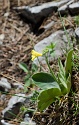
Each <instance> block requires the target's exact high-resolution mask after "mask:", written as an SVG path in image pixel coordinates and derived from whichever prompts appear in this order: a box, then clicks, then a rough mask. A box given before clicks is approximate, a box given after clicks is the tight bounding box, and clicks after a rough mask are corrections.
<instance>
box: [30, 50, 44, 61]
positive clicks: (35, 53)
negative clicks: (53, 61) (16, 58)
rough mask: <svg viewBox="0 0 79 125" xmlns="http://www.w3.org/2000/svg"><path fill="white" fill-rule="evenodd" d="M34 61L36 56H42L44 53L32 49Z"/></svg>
mask: <svg viewBox="0 0 79 125" xmlns="http://www.w3.org/2000/svg"><path fill="white" fill-rule="evenodd" d="M31 53H32V61H33V60H34V59H35V58H37V57H39V56H42V53H38V52H36V51H35V50H32V52H31Z"/></svg>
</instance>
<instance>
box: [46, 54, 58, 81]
mask: <svg viewBox="0 0 79 125" xmlns="http://www.w3.org/2000/svg"><path fill="white" fill-rule="evenodd" d="M45 60H46V64H47V66H48V68H49V70H50V73H51V75H52V76H53V78H54V80H55V81H56V82H58V80H57V78H56V77H55V75H54V72H53V71H52V69H51V67H50V64H49V61H48V57H47V55H45Z"/></svg>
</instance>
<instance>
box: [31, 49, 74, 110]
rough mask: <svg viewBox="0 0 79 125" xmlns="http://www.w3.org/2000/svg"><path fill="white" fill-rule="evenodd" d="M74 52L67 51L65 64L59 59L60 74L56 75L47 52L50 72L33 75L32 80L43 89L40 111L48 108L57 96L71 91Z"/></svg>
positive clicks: (39, 105)
mask: <svg viewBox="0 0 79 125" xmlns="http://www.w3.org/2000/svg"><path fill="white" fill-rule="evenodd" d="M72 53H73V50H72V49H71V50H69V51H68V53H67V57H66V61H65V66H63V65H62V62H61V60H60V59H59V61H58V65H59V72H58V76H55V75H54V73H53V70H52V69H51V67H50V65H49V61H48V57H47V56H46V54H47V53H45V59H46V63H47V65H48V67H49V70H50V74H49V73H44V72H40V73H36V74H34V75H33V76H32V80H33V82H34V84H35V85H37V86H38V87H40V89H41V91H40V93H39V96H38V109H39V110H40V111H42V110H44V109H45V108H47V107H48V106H49V105H50V104H51V103H52V102H54V101H55V100H56V98H58V97H61V96H64V95H66V94H68V93H69V91H70V88H71V74H72Z"/></svg>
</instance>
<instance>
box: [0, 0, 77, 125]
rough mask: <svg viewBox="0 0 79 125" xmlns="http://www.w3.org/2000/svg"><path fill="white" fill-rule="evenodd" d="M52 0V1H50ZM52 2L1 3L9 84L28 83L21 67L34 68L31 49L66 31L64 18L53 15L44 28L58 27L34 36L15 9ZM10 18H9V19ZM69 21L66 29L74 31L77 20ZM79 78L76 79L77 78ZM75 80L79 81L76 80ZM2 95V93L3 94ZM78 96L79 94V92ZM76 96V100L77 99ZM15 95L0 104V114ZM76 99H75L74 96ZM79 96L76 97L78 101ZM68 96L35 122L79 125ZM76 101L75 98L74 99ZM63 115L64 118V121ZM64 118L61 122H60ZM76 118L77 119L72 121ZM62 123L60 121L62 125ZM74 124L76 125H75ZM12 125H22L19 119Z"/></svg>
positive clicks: (0, 52) (1, 66)
mask: <svg viewBox="0 0 79 125" xmlns="http://www.w3.org/2000/svg"><path fill="white" fill-rule="evenodd" d="M50 1H52V0H50ZM50 1H49V0H1V2H0V34H2V35H4V39H3V41H2V44H1V45H0V78H1V77H5V78H7V79H8V81H9V82H10V83H11V84H13V83H14V82H18V83H21V84H24V77H25V75H26V74H25V73H24V72H23V71H22V70H21V69H20V68H19V66H18V64H19V63H20V62H24V63H26V64H27V65H28V67H30V65H31V62H30V60H31V50H32V49H33V46H34V45H35V44H36V43H37V42H38V41H40V40H42V39H43V38H45V37H47V36H48V35H50V34H51V33H53V32H55V31H57V30H59V29H63V27H62V23H61V21H60V18H59V17H58V14H57V13H53V14H52V15H50V16H49V17H48V18H46V19H45V20H44V21H43V23H42V24H41V26H40V29H41V28H43V27H44V26H45V25H46V24H48V22H51V21H52V20H53V21H56V24H55V25H54V27H53V28H51V29H50V30H47V31H45V32H43V33H42V34H41V33H40V34H39V35H36V34H34V33H33V32H32V31H31V28H30V26H29V25H28V24H27V23H25V22H23V20H22V19H21V18H20V17H19V16H18V14H17V13H16V12H15V11H14V10H13V9H12V8H13V7H15V6H22V5H24V6H25V5H30V6H31V5H36V4H39V3H44V2H50ZM7 15H8V16H7ZM63 19H64V21H65V27H66V28H70V27H72V28H74V27H75V23H74V20H73V18H72V17H71V16H70V15H68V16H67V18H66V19H65V18H63ZM75 76H76V77H75ZM74 77H75V79H74ZM73 79H74V82H73V83H79V74H77V73H75V74H74V75H73ZM9 93H10V94H15V93H19V91H18V92H16V91H15V90H11V91H10V92H9ZM0 96H1V94H0ZM77 96H78V93H77ZM77 96H76V97H77ZM10 97H11V95H9V94H8V95H7V96H6V100H3V101H2V102H0V112H1V111H2V110H3V109H4V108H5V107H6V104H7V103H8V100H9V99H10ZM73 98H74V100H75V97H73ZM78 98H79V96H78V97H77V98H76V99H77V100H76V101H78ZM68 99H69V98H68V97H65V99H63V100H62V101H61V105H60V106H59V105H58V102H55V104H52V105H51V106H50V107H49V109H48V110H47V111H46V112H44V113H39V112H37V113H36V114H35V115H34V118H33V119H34V120H35V121H36V122H37V125H61V124H62V125H77V124H78V123H79V120H78V116H79V113H77V116H76V117H75V116H74V115H71V114H72V112H74V111H72V110H71V109H72V108H75V104H74V105H70V104H71V103H70V104H68V101H66V100H68ZM70 99H72V96H71V97H70ZM69 107H70V109H69ZM60 115H61V118H60ZM60 119H61V120H60ZM72 119H73V120H72ZM58 121H60V122H59V123H58ZM72 121H73V122H72ZM9 122H10V123H15V124H16V125H18V124H19V123H18V120H17V119H15V120H12V121H9Z"/></svg>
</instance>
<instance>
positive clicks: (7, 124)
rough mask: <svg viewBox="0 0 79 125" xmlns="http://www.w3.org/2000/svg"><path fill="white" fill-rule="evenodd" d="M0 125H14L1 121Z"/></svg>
mask: <svg viewBox="0 0 79 125" xmlns="http://www.w3.org/2000/svg"><path fill="white" fill-rule="evenodd" d="M1 124H2V125H14V124H9V123H7V122H5V120H1Z"/></svg>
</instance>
